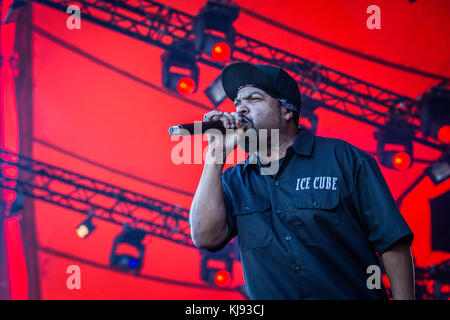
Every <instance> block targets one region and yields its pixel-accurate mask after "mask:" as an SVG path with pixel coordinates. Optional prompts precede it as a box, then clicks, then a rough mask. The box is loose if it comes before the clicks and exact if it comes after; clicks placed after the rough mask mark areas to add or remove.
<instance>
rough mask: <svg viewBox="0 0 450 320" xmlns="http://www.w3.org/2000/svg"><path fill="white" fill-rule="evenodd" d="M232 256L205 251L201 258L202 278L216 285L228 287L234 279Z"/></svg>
mask: <svg viewBox="0 0 450 320" xmlns="http://www.w3.org/2000/svg"><path fill="white" fill-rule="evenodd" d="M232 267H233V260H232V259H231V258H230V257H226V256H221V255H214V254H211V253H205V254H203V255H202V258H201V270H200V278H201V279H202V280H203V281H205V282H207V283H209V284H212V285H214V286H216V287H227V286H228V285H229V284H230V283H231V280H232Z"/></svg>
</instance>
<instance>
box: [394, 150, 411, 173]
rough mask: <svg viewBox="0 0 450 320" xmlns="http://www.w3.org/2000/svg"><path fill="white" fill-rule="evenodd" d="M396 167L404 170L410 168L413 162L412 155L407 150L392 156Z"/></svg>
mask: <svg viewBox="0 0 450 320" xmlns="http://www.w3.org/2000/svg"><path fill="white" fill-rule="evenodd" d="M392 164H393V165H394V168H396V169H398V170H404V169H406V168H409V166H410V164H411V157H410V156H409V154H407V153H406V152H397V153H396V154H395V155H394V156H393V158H392Z"/></svg>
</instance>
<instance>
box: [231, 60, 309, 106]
mask: <svg viewBox="0 0 450 320" xmlns="http://www.w3.org/2000/svg"><path fill="white" fill-rule="evenodd" d="M222 85H223V88H224V90H225V93H226V95H227V96H228V98H230V99H231V100H232V101H234V100H235V99H236V96H237V93H238V91H239V89H240V88H242V87H244V86H247V85H251V86H254V87H256V88H259V89H261V90H264V91H265V92H266V93H267V94H268V95H270V96H271V97H273V98H275V99H279V100H280V101H281V102H282V104H283V105H284V106H285V107H286V108H288V109H290V110H292V111H296V112H297V113H300V108H301V95H300V90H299V88H298V84H297V82H296V81H295V80H294V78H292V77H291V76H290V75H289V74H288V73H287V72H286V71H285V70H283V69H282V68H280V67H276V66H271V65H263V64H252V63H248V62H235V63H231V64H229V65H227V66H226V67H225V68H223V70H222Z"/></svg>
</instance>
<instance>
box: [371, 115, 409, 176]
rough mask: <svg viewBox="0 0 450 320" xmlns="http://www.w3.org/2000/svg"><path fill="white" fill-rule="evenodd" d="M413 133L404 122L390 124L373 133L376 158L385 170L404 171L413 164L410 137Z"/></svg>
mask: <svg viewBox="0 0 450 320" xmlns="http://www.w3.org/2000/svg"><path fill="white" fill-rule="evenodd" d="M413 134H414V131H413V129H412V128H411V127H410V126H409V125H408V124H407V123H405V122H395V123H394V122H390V123H387V124H386V127H385V128H383V129H379V130H377V131H375V133H374V136H375V139H377V140H378V142H377V157H378V160H379V161H380V163H381V164H382V165H383V166H385V167H386V168H391V169H396V170H405V169H407V168H409V167H411V165H412V163H413V145H412V140H411V139H412V137H413Z"/></svg>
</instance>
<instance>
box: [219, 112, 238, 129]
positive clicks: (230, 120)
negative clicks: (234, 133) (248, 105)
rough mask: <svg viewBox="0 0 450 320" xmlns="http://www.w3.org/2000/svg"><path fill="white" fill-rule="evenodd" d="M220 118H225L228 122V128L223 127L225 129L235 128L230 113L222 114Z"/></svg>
mask: <svg viewBox="0 0 450 320" xmlns="http://www.w3.org/2000/svg"><path fill="white" fill-rule="evenodd" d="M222 116H225V117H226V118H227V120H228V124H229V127H225V128H235V127H236V122H235V119H234V117H233V116H232V115H231V114H230V113H228V112H224V113H223V115H222Z"/></svg>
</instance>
